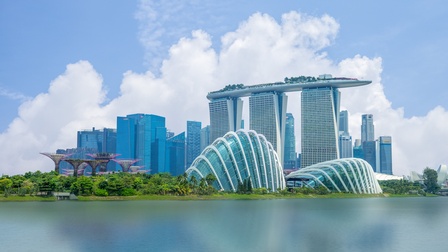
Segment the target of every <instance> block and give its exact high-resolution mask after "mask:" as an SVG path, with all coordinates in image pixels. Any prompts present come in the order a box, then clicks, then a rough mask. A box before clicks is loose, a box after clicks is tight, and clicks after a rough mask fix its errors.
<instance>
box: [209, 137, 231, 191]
mask: <svg viewBox="0 0 448 252" xmlns="http://www.w3.org/2000/svg"><path fill="white" fill-rule="evenodd" d="M210 148H211V149H212V150H213V151H214V152H215V153H216V155H218V158H219V160H220V161H221V164H222V166H223V167H224V172H225V174H226V175H227V179H228V180H229V183H230V187H232V190H233V191H235V187H234V186H233V182H232V178H231V177H230V174H229V170H228V169H227V165H226V162H224V159H223V158H222V156H221V153H220V152H219V150H218V149H217V148H216V147H215V146H214V145H213V146H210Z"/></svg>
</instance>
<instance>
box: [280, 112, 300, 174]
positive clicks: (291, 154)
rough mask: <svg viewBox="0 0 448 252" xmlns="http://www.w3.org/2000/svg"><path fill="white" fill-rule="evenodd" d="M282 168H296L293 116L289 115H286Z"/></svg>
mask: <svg viewBox="0 0 448 252" xmlns="http://www.w3.org/2000/svg"><path fill="white" fill-rule="evenodd" d="M283 168H284V169H292V168H297V154H296V136H295V134H294V116H293V115H292V114H291V113H286V124H285V155H284V159H283Z"/></svg>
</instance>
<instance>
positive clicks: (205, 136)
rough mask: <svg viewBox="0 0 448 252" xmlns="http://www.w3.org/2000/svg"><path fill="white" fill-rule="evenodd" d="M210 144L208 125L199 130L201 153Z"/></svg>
mask: <svg viewBox="0 0 448 252" xmlns="http://www.w3.org/2000/svg"><path fill="white" fill-rule="evenodd" d="M210 144H211V142H210V125H207V126H205V127H204V128H202V129H201V152H202V151H203V150H204V149H205V147H207V146H209V145H210Z"/></svg>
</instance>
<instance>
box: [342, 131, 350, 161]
mask: <svg viewBox="0 0 448 252" xmlns="http://www.w3.org/2000/svg"><path fill="white" fill-rule="evenodd" d="M339 151H340V154H339V155H340V158H351V157H353V147H352V137H351V136H349V135H345V134H340V135H339Z"/></svg>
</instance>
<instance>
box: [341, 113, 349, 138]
mask: <svg viewBox="0 0 448 252" xmlns="http://www.w3.org/2000/svg"><path fill="white" fill-rule="evenodd" d="M341 132H342V133H344V134H346V135H349V132H348V111H347V110H342V111H341V112H340V113H339V133H341Z"/></svg>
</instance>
